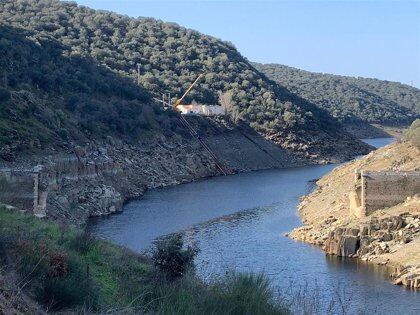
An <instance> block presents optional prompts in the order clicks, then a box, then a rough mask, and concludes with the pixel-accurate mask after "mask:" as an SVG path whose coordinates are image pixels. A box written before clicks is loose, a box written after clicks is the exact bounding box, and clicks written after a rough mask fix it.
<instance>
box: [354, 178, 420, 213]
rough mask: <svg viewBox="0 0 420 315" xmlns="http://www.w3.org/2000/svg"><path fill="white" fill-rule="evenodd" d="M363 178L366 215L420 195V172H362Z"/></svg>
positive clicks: (363, 203) (363, 199)
mask: <svg viewBox="0 0 420 315" xmlns="http://www.w3.org/2000/svg"><path fill="white" fill-rule="evenodd" d="M361 177H362V206H363V208H364V211H365V213H366V215H369V214H371V213H372V212H373V211H375V210H378V209H383V208H388V207H392V206H395V205H397V204H399V203H401V202H403V201H405V200H406V199H407V197H412V196H414V195H415V194H420V172H362V174H361Z"/></svg>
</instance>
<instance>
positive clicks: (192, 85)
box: [173, 73, 204, 109]
mask: <svg viewBox="0 0 420 315" xmlns="http://www.w3.org/2000/svg"><path fill="white" fill-rule="evenodd" d="M203 75H204V73H201V74H200V75H199V76H198V77H197V79H195V81H194V82H193V84H191V85H190V87H189V88H188V89H187V90H186V91H185V93H184V95H182V96H181V98H179V99H177V100H176V101H175V103H174V105H173V106H174V108H175V109H176V108H177V106H178V105H181V102H182V101H183V100H184V98H185V96H187V95H188V93H190V91H191V90H192V88H193V87H194V85H196V83H197V82H198V80H200V79H201V77H202V76H203Z"/></svg>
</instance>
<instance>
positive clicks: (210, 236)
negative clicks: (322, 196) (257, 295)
mask: <svg viewBox="0 0 420 315" xmlns="http://www.w3.org/2000/svg"><path fill="white" fill-rule="evenodd" d="M391 141H392V139H370V140H366V142H368V143H370V144H372V145H375V146H377V147H380V146H382V145H385V144H388V143H389V142H391ZM335 166H336V165H325V166H308V167H299V168H290V169H283V170H267V171H258V172H251V173H246V174H238V175H232V176H225V177H216V178H211V179H207V180H203V181H199V182H194V183H189V184H183V185H178V186H173V187H166V188H161V189H154V190H151V191H148V192H147V193H146V194H145V195H144V197H143V198H142V199H141V200H137V201H132V202H130V203H128V204H127V205H126V206H125V207H124V212H122V213H121V214H117V215H112V216H109V217H106V218H98V219H94V220H92V221H91V223H90V225H89V230H90V231H91V232H92V233H93V234H94V235H96V236H99V237H101V238H104V239H108V240H111V241H113V242H115V243H117V244H121V245H124V246H126V247H128V248H131V249H133V250H135V251H138V252H143V251H147V250H148V249H150V248H151V246H152V243H153V241H154V240H156V239H158V238H161V237H164V236H167V235H170V234H172V233H175V232H180V233H182V234H183V236H184V239H185V241H186V243H195V244H196V245H197V246H198V247H199V248H200V253H199V254H198V256H197V258H196V260H195V264H196V269H197V273H198V274H199V275H200V276H201V277H202V278H203V279H204V280H205V281H213V280H214V279H217V278H218V277H219V276H222V275H224V274H226V273H227V272H232V271H238V272H263V273H264V274H265V275H266V276H267V277H269V279H270V280H271V282H272V284H273V286H274V287H275V288H276V289H278V291H279V292H282V295H283V298H285V299H288V298H289V295H288V294H286V293H290V292H294V294H292V295H293V296H296V292H297V291H300V292H304V294H305V295H306V296H308V295H310V296H311V299H312V300H313V301H316V303H319V304H320V305H322V306H323V307H324V308H321V310H320V311H319V313H324V312H325V311H326V309H325V307H327V306H328V305H332V307H333V309H335V310H338V309H339V308H340V305H343V304H345V305H346V310H347V314H360V313H366V314H372V313H379V314H385V313H386V314H397V313H398V314H420V293H418V292H412V291H409V290H407V289H405V288H402V287H398V286H394V285H392V284H391V283H389V282H388V281H387V271H386V269H385V268H378V267H377V266H374V265H371V264H367V263H363V262H358V261H356V260H352V259H339V258H337V257H332V256H326V255H325V254H324V252H322V251H321V250H320V249H319V248H317V247H314V246H311V245H308V244H304V243H302V242H298V241H293V240H291V239H289V238H287V237H285V236H284V233H286V232H289V231H290V230H292V229H293V228H295V227H297V226H299V225H300V224H301V221H300V219H299V217H298V216H297V212H296V206H297V204H298V199H299V196H302V195H304V194H307V193H309V192H310V191H311V190H313V189H314V186H315V184H314V180H315V179H318V178H320V177H322V176H323V175H324V174H326V173H327V172H329V171H330V170H331V169H333V168H334V167H335ZM285 292H286V293H285ZM340 300H341V301H342V302H340ZM298 303H299V302H298ZM294 305H295V306H294V307H296V302H295V304H294Z"/></svg>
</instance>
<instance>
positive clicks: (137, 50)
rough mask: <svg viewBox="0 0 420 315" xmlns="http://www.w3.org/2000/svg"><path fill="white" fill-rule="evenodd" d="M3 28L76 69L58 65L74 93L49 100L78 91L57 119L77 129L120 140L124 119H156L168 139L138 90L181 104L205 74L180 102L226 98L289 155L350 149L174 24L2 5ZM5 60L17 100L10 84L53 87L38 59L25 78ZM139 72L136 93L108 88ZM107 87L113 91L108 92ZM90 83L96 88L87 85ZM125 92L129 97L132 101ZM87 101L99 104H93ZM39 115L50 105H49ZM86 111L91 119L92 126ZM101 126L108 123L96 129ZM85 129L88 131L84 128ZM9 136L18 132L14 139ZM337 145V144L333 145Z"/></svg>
mask: <svg viewBox="0 0 420 315" xmlns="http://www.w3.org/2000/svg"><path fill="white" fill-rule="evenodd" d="M0 19H1V21H2V23H3V25H8V26H12V27H17V28H24V29H25V31H26V32H28V33H26V34H25V36H26V38H27V39H28V40H29V39H30V40H32V41H33V42H34V45H38V46H39V47H40V51H43V50H44V46H43V45H45V41H46V40H47V41H48V42H54V43H56V44H55V46H56V47H59V48H58V50H59V51H56V53H55V58H61V61H62V60H63V59H65V60H66V61H72V60H74V62H73V63H72V66H71V67H70V69H72V68H73V67H76V69H77V71H76V73H72V71H69V70H68V67H67V66H65V65H62V64H61V66H63V67H62V69H61V70H59V68H57V69H56V70H54V72H55V73H57V74H61V73H62V72H63V73H64V74H65V73H69V74H70V78H69V79H70V80H74V82H73V84H65V85H62V86H61V90H60V89H55V91H57V90H58V91H59V93H60V94H59V95H60V96H61V95H64V96H66V95H71V94H78V93H77V92H74V91H73V88H74V87H76V91H79V93H80V94H81V95H82V97H81V100H75V98H74V97H73V98H66V99H65V100H63V104H68V105H67V107H66V108H65V109H61V105H60V106H59V107H60V110H62V111H63V113H60V114H61V115H62V116H66V115H71V118H72V119H73V120H74V119H76V120H77V123H79V124H82V123H83V121H82V120H83V119H86V120H90V121H96V120H97V119H98V117H97V116H96V115H98V116H99V122H100V124H99V126H97V127H103V126H106V128H104V129H105V131H108V130H109V129H117V131H118V132H119V130H118V129H122V128H123V126H124V125H125V120H128V121H130V120H131V119H133V121H136V120H137V118H138V117H139V116H140V118H141V117H143V118H141V120H142V121H146V122H145V124H146V125H148V126H149V125H152V126H154V125H155V124H154V123H153V122H154V121H156V120H157V121H158V124H157V125H159V127H160V128H162V129H164V130H166V129H167V128H168V126H171V123H170V121H169V123H168V120H167V119H165V117H163V116H162V115H163V114H161V113H159V110H157V109H155V108H154V107H152V108H153V109H150V107H145V106H144V103H147V100H148V98H149V99H150V96H148V98H147V96H145V95H144V90H143V88H144V89H147V90H148V91H150V92H151V93H153V94H159V95H160V93H161V91H166V92H171V93H172V95H180V94H181V93H182V92H183V91H185V89H186V88H187V87H188V85H189V84H190V83H191V82H192V81H193V80H194V79H195V78H196V77H197V75H198V74H199V73H205V76H204V78H203V79H202V81H201V82H200V84H199V85H198V86H197V88H195V89H194V90H193V91H192V93H191V95H190V96H189V99H186V102H190V101H193V100H196V101H198V102H202V103H209V104H214V103H217V102H218V98H219V93H227V94H225V96H226V95H228V96H229V97H228V98H229V103H231V105H232V106H231V107H232V108H231V111H232V112H234V113H235V116H236V117H240V118H241V119H243V120H245V121H246V122H248V123H250V124H251V126H253V127H254V128H255V129H256V130H258V131H259V132H261V133H262V134H263V135H265V136H267V137H270V138H271V139H272V140H273V141H275V142H277V143H280V144H283V145H286V146H289V147H292V148H293V149H294V150H302V151H303V150H308V146H309V147H316V146H319V144H320V142H321V141H320V139H323V140H326V141H322V142H323V144H324V145H326V146H328V143H332V142H333V141H336V143H337V142H338V143H340V142H342V143H345V141H346V140H350V141H347V142H346V145H349V143H352V138H351V137H349V136H348V135H347V134H346V133H342V132H341V133H340V130H341V129H340V126H339V125H338V123H337V122H336V121H335V120H334V119H331V117H330V116H329V115H328V114H327V113H326V112H325V111H323V110H322V109H319V108H317V107H316V106H314V105H313V104H311V103H309V102H307V101H305V100H303V99H301V98H299V97H297V96H295V95H294V94H292V93H290V92H289V91H288V90H287V89H285V88H283V87H281V86H279V85H277V84H275V83H274V82H272V81H270V80H268V79H267V78H266V77H265V76H264V75H263V74H261V73H260V72H258V71H257V70H255V68H254V67H253V66H252V65H251V64H250V63H249V62H248V61H247V60H246V59H245V58H243V57H242V56H241V55H240V54H239V53H238V52H237V51H236V49H235V48H234V47H233V46H232V45H231V44H230V43H226V42H222V41H220V40H218V39H216V38H213V37H210V36H206V35H203V34H200V33H198V32H196V31H193V30H189V29H186V28H183V27H180V26H178V25H176V24H171V23H163V22H161V21H158V20H154V19H150V18H137V19H134V18H129V17H127V16H122V15H118V14H115V13H112V12H105V11H95V10H91V9H89V8H86V7H81V6H77V5H76V4H75V3H72V2H60V1H57V0H42V1H31V0H21V1H12V0H6V1H2V2H0ZM6 45H10V43H6ZM18 53H20V52H18ZM1 56H2V58H3V59H4V60H3V64H5V65H7V67H2V71H1V72H2V73H1V78H2V80H0V82H1V83H0V84H1V85H3V89H6V90H8V91H9V92H10V90H12V92H18V91H19V90H21V89H22V88H23V87H22V84H23V83H24V82H21V81H20V80H19V79H18V82H17V84H18V85H16V84H15V83H14V80H13V79H14V78H15V77H18V78H21V77H23V76H25V77H27V79H26V81H27V84H28V85H29V86H30V87H31V89H36V90H37V92H38V90H41V91H42V89H45V88H48V87H49V86H51V83H52V82H55V81H57V77H56V76H54V75H51V73H50V72H51V71H50V70H51V69H50V68H49V67H48V66H45V65H43V66H42V67H37V66H36V59H34V60H33V63H32V64H31V65H29V67H28V68H29V69H24V68H23V69H22V67H20V64H19V63H15V62H14V59H15V55H14V54H12V55H7V54H6V56H4V55H3V54H2V55H1ZM81 60H90V61H95V63H96V65H95V66H90V67H87V70H88V71H84V68H85V67H86V65H85V64H83V63H81V64H78V62H79V61H80V62H81ZM41 61H42V60H41ZM53 62H54V61H53ZM92 67H93V68H94V71H93V70H92ZM65 69H67V70H65ZM27 70H31V71H29V72H28V71H27ZM106 70H112V72H111V71H109V72H110V73H108V74H107V77H106V78H105V79H106V80H103V79H104V74H100V73H103V72H106ZM137 70H139V74H140V76H139V83H140V85H141V86H142V87H143V88H139V89H138V90H136V89H135V88H134V87H133V84H129V83H128V80H125V81H123V82H124V84H121V82H120V83H119V84H114V83H113V81H112V80H108V78H109V77H112V75H115V76H119V77H122V76H124V77H126V78H127V77H129V78H131V81H132V82H135V81H137V75H138V73H137ZM97 72H99V73H97ZM23 73H24V74H25V75H23ZM103 81H105V82H109V84H104V83H102V82H103ZM88 82H91V83H92V84H91V85H89V83H88ZM14 84H15V85H14ZM126 84H127V86H128V87H130V88H129V91H125V90H124V89H125V87H126ZM92 85H93V86H92ZM126 92H129V93H128V95H127V94H126ZM5 94H7V91H6V92H5ZM51 94H52V93H51V92H50V91H48V95H45V94H44V95H45V97H44V101H45V98H47V97H48V98H51ZM92 94H93V95H94V96H95V98H94V100H95V102H92V101H91V100H90V99H89V98H92ZM96 94H99V95H98V96H96ZM120 95H121V96H120ZM118 96H119V97H118ZM6 98H7V97H6ZM86 98H88V101H86ZM121 98H122V99H121ZM104 99H106V100H107V101H108V100H109V99H111V100H112V101H113V102H120V103H121V102H123V103H124V104H123V105H121V106H120V105H111V107H112V108H110V109H109V110H105V111H102V110H98V108H100V107H101V106H103V102H102V104H98V102H100V101H101V100H104ZM133 100H134V101H135V102H134V103H133ZM45 103H47V102H46V101H45ZM86 103H87V104H88V105H87V106H86ZM125 103H129V104H132V105H133V106H129V107H130V110H132V111H134V113H127V112H126V111H125V108H126V106H125ZM139 103H140V104H141V106H139V105H138V104H139ZM91 104H94V105H91ZM92 106H93V108H91V107H92ZM45 107H51V106H50V105H49V104H48V105H46V106H45ZM139 108H140V109H139ZM147 108H149V109H147ZM72 111H73V112H72ZM121 111H122V112H123V113H121ZM136 111H141V113H137V112H136ZM86 112H87V113H88V114H91V113H92V112H96V113H95V115H94V116H93V117H91V116H90V115H86ZM99 112H101V113H99ZM101 116H104V117H101ZM149 116H152V118H150V117H149ZM155 116H157V117H162V118H161V119H158V118H157V117H155ZM8 117H9V116H8ZM107 119H108V120H109V121H108V122H106V123H103V122H102V121H103V120H107ZM115 120H121V122H122V124H118V125H117V126H113V125H112V124H113V122H114V121H115ZM80 121H82V122H80ZM167 125H168V126H167ZM82 126H83V127H86V124H82ZM129 126H130V127H128V129H129V131H128V133H130V134H131V133H132V131H131V130H132V129H133V128H135V127H134V126H131V124H129ZM156 127H157V126H156ZM14 131H15V129H13V130H12V131H10V132H14ZM135 133H137V132H135ZM338 137H340V139H338V140H337V138H338ZM343 139H344V140H343ZM292 144H293V145H292ZM297 144H299V145H297ZM300 145H301V146H300Z"/></svg>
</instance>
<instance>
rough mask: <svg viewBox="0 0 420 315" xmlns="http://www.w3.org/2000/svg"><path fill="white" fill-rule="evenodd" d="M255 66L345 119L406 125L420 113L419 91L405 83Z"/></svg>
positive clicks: (281, 66)
mask: <svg viewBox="0 0 420 315" xmlns="http://www.w3.org/2000/svg"><path fill="white" fill-rule="evenodd" d="M253 65H254V66H255V67H256V68H257V69H258V70H260V71H261V72H263V73H264V74H266V75H267V76H268V77H269V78H270V79H272V80H274V81H276V82H277V83H279V84H281V85H283V86H285V87H287V88H288V89H290V90H291V91H292V92H294V93H296V94H297V95H299V96H300V97H302V98H304V99H306V100H308V101H310V102H313V103H314V104H316V105H317V106H318V107H320V108H323V109H325V110H326V111H328V112H329V113H330V114H331V115H332V116H334V117H336V118H338V119H339V120H340V121H342V122H349V123H352V122H358V121H365V122H369V123H382V124H401V123H403V124H406V123H410V122H411V121H412V120H414V119H415V117H419V115H420V90H419V89H417V88H414V87H411V86H408V85H405V84H401V83H397V82H389V81H383V80H378V79H367V78H360V77H358V78H354V77H346V76H338V75H332V74H324V73H314V72H309V71H304V70H299V69H296V68H292V67H288V66H283V65H279V64H257V63H255V64H253Z"/></svg>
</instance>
